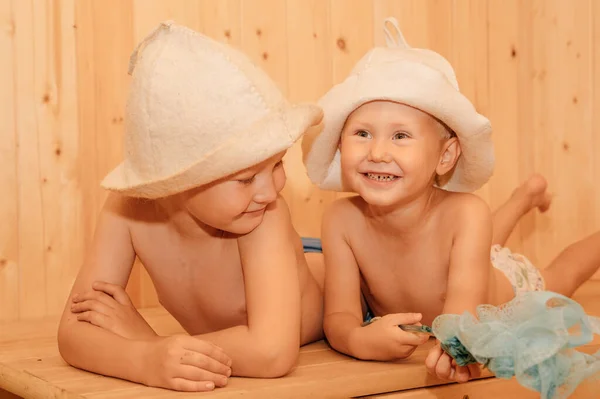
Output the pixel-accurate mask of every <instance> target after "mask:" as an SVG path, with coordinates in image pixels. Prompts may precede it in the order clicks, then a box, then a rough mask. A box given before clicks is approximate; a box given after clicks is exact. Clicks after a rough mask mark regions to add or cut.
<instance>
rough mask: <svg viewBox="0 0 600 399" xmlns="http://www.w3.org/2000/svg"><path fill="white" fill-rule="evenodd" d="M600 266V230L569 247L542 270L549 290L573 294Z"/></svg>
mask: <svg viewBox="0 0 600 399" xmlns="http://www.w3.org/2000/svg"><path fill="white" fill-rule="evenodd" d="M599 268H600V232H596V233H594V234H592V235H591V236H589V237H586V238H584V239H583V240H581V241H577V242H576V243H574V244H572V245H570V246H569V247H567V248H566V249H565V250H564V251H562V252H561V253H560V254H559V255H558V257H556V259H554V261H553V262H552V263H551V264H550V266H548V267H547V268H545V269H542V270H540V272H541V273H542V276H544V279H545V280H546V289H547V290H548V291H554V292H558V293H559V294H562V295H565V296H571V295H573V293H574V292H575V290H576V289H577V288H579V286H581V284H583V283H584V282H585V281H587V280H588V279H589V278H590V277H592V275H594V273H595V272H596V271H597V270H598V269H599Z"/></svg>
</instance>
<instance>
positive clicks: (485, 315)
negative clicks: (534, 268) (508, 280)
mask: <svg viewBox="0 0 600 399" xmlns="http://www.w3.org/2000/svg"><path fill="white" fill-rule="evenodd" d="M432 330H433V333H434V335H435V336H436V337H437V338H438V339H439V340H440V342H441V343H442V348H444V350H445V351H446V352H447V353H448V354H449V355H450V356H452V357H453V358H454V359H455V360H456V363H457V364H459V365H467V364H470V363H476V362H477V363H481V364H483V365H485V366H486V367H487V368H488V369H489V370H490V371H491V372H492V373H493V374H494V375H495V376H496V377H499V378H511V377H513V376H515V377H516V379H517V381H518V382H519V383H520V384H521V385H523V386H525V387H527V388H530V389H533V390H535V391H537V392H539V393H540V395H541V398H542V399H563V398H566V397H568V396H569V395H570V394H571V393H572V392H573V391H574V390H575V389H576V388H577V386H578V385H579V384H580V383H581V382H582V381H584V380H585V379H587V378H590V377H592V378H594V383H597V384H598V386H599V389H600V378H598V377H600V374H599V373H600V351H599V352H597V353H596V354H594V355H589V354H586V353H582V352H579V351H576V350H575V349H574V348H576V347H578V346H581V345H585V344H587V343H589V342H591V341H592V340H593V336H594V334H600V318H596V317H590V316H587V315H586V314H585V312H584V310H583V308H582V307H581V305H579V304H578V303H577V302H575V301H574V300H572V299H570V298H567V297H565V296H562V295H559V294H556V293H552V292H548V291H538V292H525V293H522V294H519V295H517V297H515V299H513V300H512V301H511V302H508V303H507V304H505V305H503V306H500V307H495V306H491V305H481V306H479V307H478V308H477V318H475V317H474V316H473V315H472V314H470V313H467V312H465V313H464V314H462V315H450V314H447V315H441V316H438V317H437V318H436V319H435V320H434V322H433V326H432Z"/></svg>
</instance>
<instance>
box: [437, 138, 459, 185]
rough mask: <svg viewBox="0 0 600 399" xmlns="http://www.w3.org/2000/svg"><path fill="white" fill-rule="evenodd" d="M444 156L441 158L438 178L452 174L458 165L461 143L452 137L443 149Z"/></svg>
mask: <svg viewBox="0 0 600 399" xmlns="http://www.w3.org/2000/svg"><path fill="white" fill-rule="evenodd" d="M442 150H443V151H442V155H441V156H440V162H439V163H438V166H437V168H436V169H435V172H436V173H437V174H438V176H443V175H445V174H446V173H448V172H450V171H451V170H452V168H454V165H456V161H458V158H459V157H460V154H461V149H460V143H459V142H458V138H456V137H452V138H450V139H448V140H447V141H446V142H445V143H444V147H443V148H442Z"/></svg>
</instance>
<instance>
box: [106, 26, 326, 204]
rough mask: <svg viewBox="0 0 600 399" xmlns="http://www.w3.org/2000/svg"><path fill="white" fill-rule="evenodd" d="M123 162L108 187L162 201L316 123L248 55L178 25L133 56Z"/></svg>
mask: <svg viewBox="0 0 600 399" xmlns="http://www.w3.org/2000/svg"><path fill="white" fill-rule="evenodd" d="M129 73H130V74H132V81H131V87H130V92H129V98H128V101H127V108H126V115H125V116H126V121H125V142H124V146H125V160H124V161H123V162H122V163H121V164H120V165H119V166H117V168H116V169H114V170H113V171H112V172H110V173H109V174H108V175H107V176H106V177H105V178H104V180H103V181H102V186H103V187H104V188H107V189H109V190H113V191H118V192H121V193H122V194H124V195H128V196H132V197H144V198H159V197H165V196H168V195H171V194H176V193H179V192H182V191H185V190H187V189H191V188H194V187H197V186H200V185H203V184H206V183H210V182H213V181H215V180H218V179H220V178H223V177H226V176H228V175H231V174H233V173H236V172H238V171H240V170H243V169H246V168H248V167H251V166H253V165H256V164H258V163H260V162H263V161H264V160H266V159H268V158H270V157H272V156H273V155H275V154H277V153H279V152H281V151H284V150H286V149H288V148H289V147H291V146H292V145H293V144H294V142H296V141H297V140H298V139H299V138H300V137H301V136H302V134H304V132H305V131H306V130H307V129H308V128H309V127H313V126H318V124H319V123H320V121H321V119H322V111H321V109H320V108H319V107H318V106H316V105H308V104H307V105H295V106H294V105H291V104H289V103H288V102H287V101H286V99H285V98H284V97H283V95H282V94H281V92H280V91H279V89H278V88H277V86H276V85H275V83H274V82H273V81H272V80H271V79H270V78H269V77H268V76H267V74H266V73H265V72H263V71H262V70H261V69H260V68H258V67H257V66H255V65H254V64H253V63H252V62H251V61H250V60H249V59H248V57H246V56H245V55H244V54H242V53H241V52H240V51H238V50H235V49H233V48H232V47H230V46H228V45H226V44H223V43H220V42H218V41H216V40H213V39H211V38H209V37H206V36H204V35H202V34H200V33H197V32H195V31H193V30H191V29H188V28H186V27H184V26H180V25H176V24H174V23H173V22H170V21H169V22H163V23H161V24H160V25H159V26H158V27H157V28H156V29H155V30H154V31H153V32H152V33H150V34H149V35H148V37H146V38H145V39H144V40H143V41H142V42H141V43H140V44H139V45H138V48H136V49H135V50H134V52H133V54H132V56H131V60H130V66H129Z"/></svg>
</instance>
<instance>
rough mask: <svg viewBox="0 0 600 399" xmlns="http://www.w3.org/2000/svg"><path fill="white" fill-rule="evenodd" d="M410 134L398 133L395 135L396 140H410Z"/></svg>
mask: <svg viewBox="0 0 600 399" xmlns="http://www.w3.org/2000/svg"><path fill="white" fill-rule="evenodd" d="M408 137H409V136H408V134H406V133H404V132H398V133H396V134H394V140H402V139H406V138H408Z"/></svg>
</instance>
